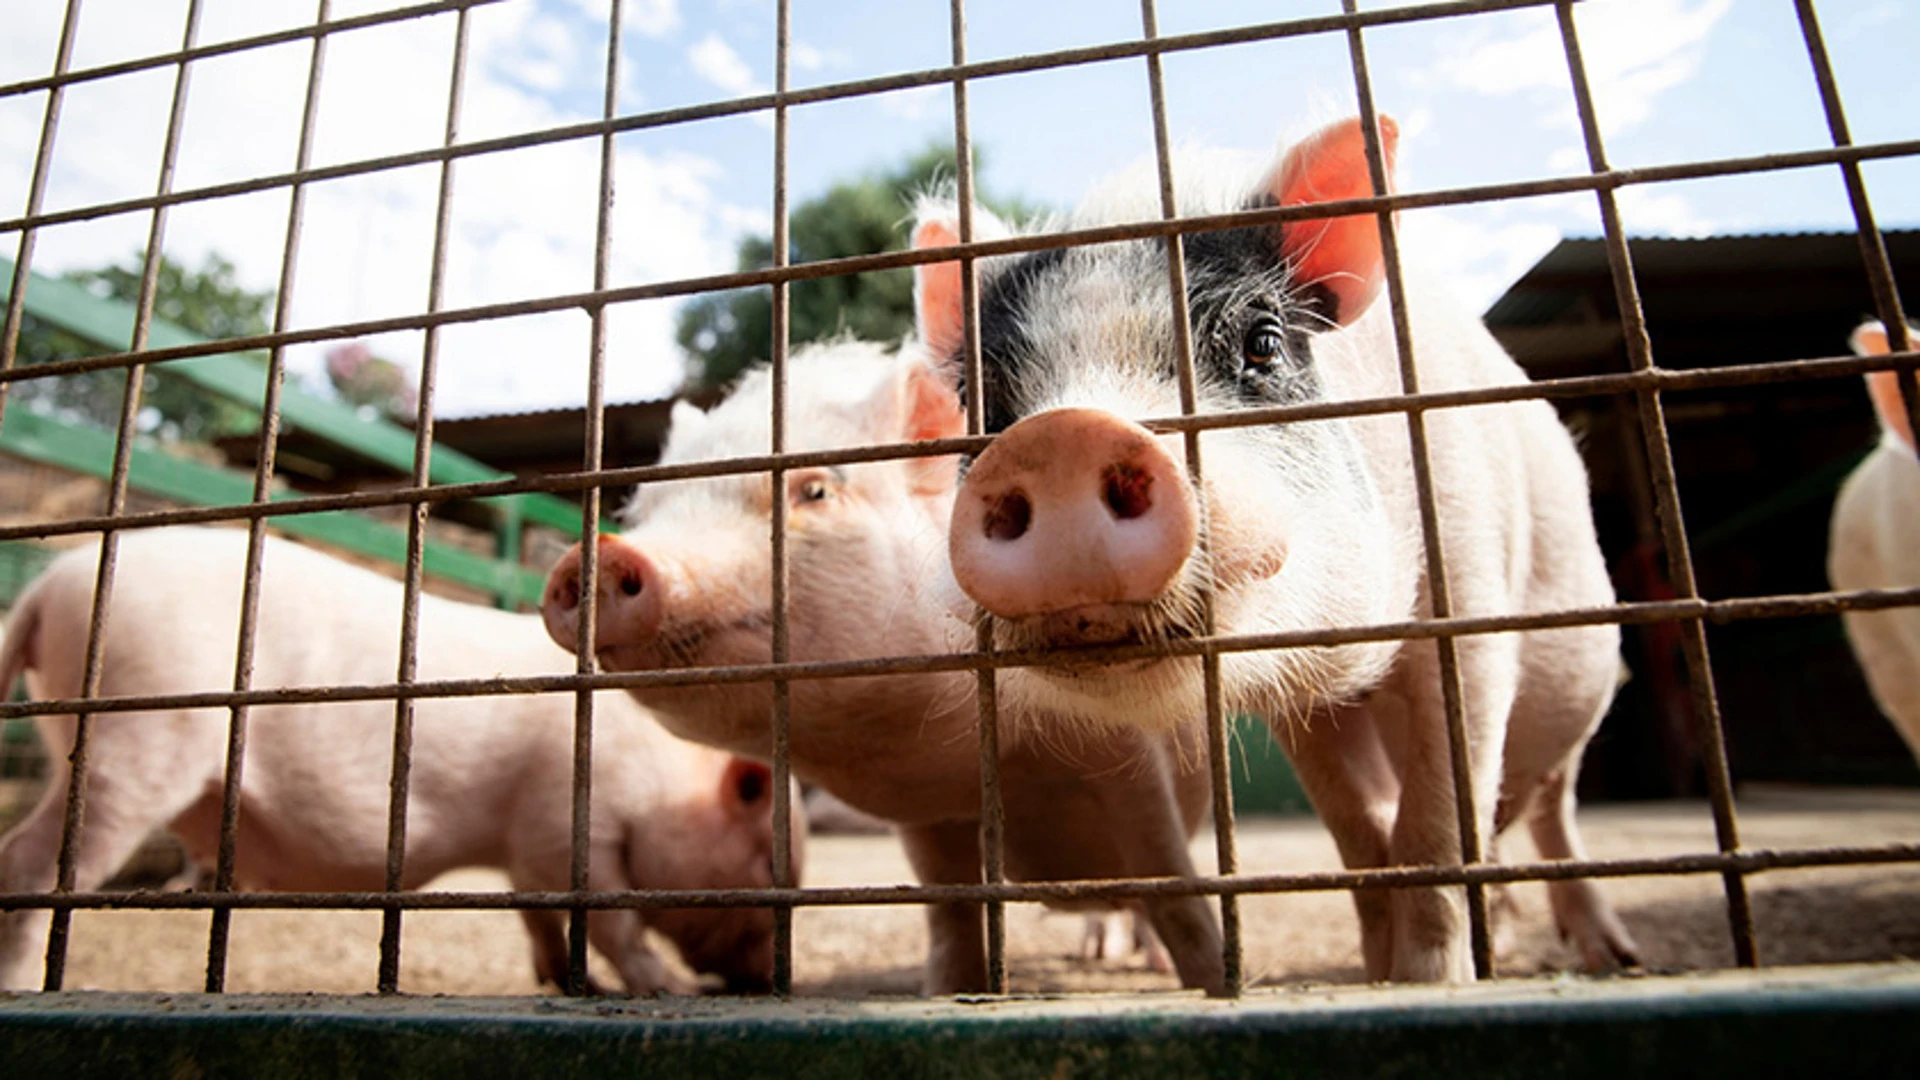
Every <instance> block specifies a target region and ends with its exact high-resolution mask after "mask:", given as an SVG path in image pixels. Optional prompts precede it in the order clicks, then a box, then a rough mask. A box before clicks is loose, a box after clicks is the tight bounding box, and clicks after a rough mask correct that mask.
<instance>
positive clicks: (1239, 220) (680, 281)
mask: <svg viewBox="0 0 1920 1080" xmlns="http://www.w3.org/2000/svg"><path fill="white" fill-rule="evenodd" d="M468 145H472V144H468ZM1913 155H1920V139H1914V140H1903V141H1900V142H1888V143H1873V144H1868V145H1863V146H1850V147H1833V148H1828V149H1820V150H1804V151H1797V152H1794V153H1781V154H1763V155H1758V156H1755V157H1747V158H1727V159H1722V160H1719V161H1709V162H1693V163H1689V164H1684V165H1665V166H1647V167H1643V168H1633V169H1612V170H1606V171H1604V172H1599V173H1587V174H1585V175H1581V176H1569V177H1555V178H1550V179H1543V180H1528V181H1517V182H1513V183H1505V184H1483V185H1476V186H1472V187H1461V188H1447V189H1442V190H1437V191H1430V192H1416V193H1412V194H1404V195H1388V196H1377V197H1374V198H1367V199H1344V200H1339V201H1334V202H1324V203H1312V204H1305V205H1300V206H1288V207H1274V208H1271V209H1261V210H1241V211H1235V212H1233V213H1228V214H1210V215H1204V216H1195V217H1189V218H1182V219H1179V220H1177V221H1166V220H1162V219H1155V220H1151V221H1138V222H1125V223H1122V224H1117V225H1103V226H1100V227H1098V228H1090V229H1071V230H1065V231H1061V232H1052V233H1030V234H1025V235H1020V236H1012V237H1007V238H1005V239H999V240H990V241H976V242H974V243H973V244H970V245H966V246H965V247H964V248H962V247H961V246H959V245H955V246H952V247H941V248H922V249H918V250H907V251H889V252H882V253H879V254H876V255H855V256H848V257H845V258H838V259H821V260H818V261H816V262H808V263H800V264H796V265H791V266H786V267H779V268H768V269H763V270H742V271H738V272H734V273H727V274H713V275H708V276H704V277H694V278H676V279H673V280H669V281H661V282H653V283H648V284H642V285H627V286H622V287H620V288H617V289H601V290H598V291H588V292H581V293H566V294H561V295H557V296H546V297H536V298H532V299H526V300H511V301H504V302H501V303H494V304H480V305H475V306H473V307H467V308H454V309H450V310H447V311H443V312H440V313H438V314H435V315H401V316H392V317H388V318H381V319H366V320H362V321H359V322H352V323H336V324H333V325H330V326H322V327H314V328H312V329H307V330H297V331H290V332H288V333H284V334H252V335H247V336H244V337H233V338H223V339H221V340H220V341H217V342H205V343H200V344H193V345H174V346H169V347H167V348H164V349H152V350H149V351H148V352H147V353H146V354H145V355H144V356H141V357H137V358H136V357H134V356H132V355H131V354H129V353H112V354H107V355H104V356H94V357H85V358H82V359H77V360H65V361H59V362H57V363H50V364H37V365H35V366H34V367H33V368H31V369H28V370H27V371H20V370H14V371H0V382H7V381H11V380H14V379H22V378H47V377H52V376H55V375H71V374H76V373H78V372H82V371H93V370H97V369H100V368H108V367H124V366H127V365H128V364H131V363H135V362H140V363H160V362H164V361H167V360H176V359H179V358H181V357H187V356H209V355H214V354H218V353H230V352H240V351H246V350H252V349H264V348H270V347H272V346H275V345H293V344H304V343H308V342H315V341H333V340H338V339H344V338H354V337H367V336H371V335H374V334H384V333H390V332H394V331H400V330H419V329H423V328H425V327H427V326H431V325H435V324H445V323H452V322H480V321H486V320H490V319H500V318H511V317H515V316H520V315H538V314H544V313H547V312H551V311H564V310H568V309H571V308H582V309H588V308H591V307H592V306H593V305H595V304H619V303H627V302H631V301H635V300H657V299H662V298H667V297H675V296H689V295H693V294H696V293H703V292H716V291H720V290H724V289H735V288H744V287H748V286H757V285H769V284H772V283H773V282H775V281H789V282H791V281H807V280H814V279H817V278H825V277H835V276H841V275H846V274H856V273H867V272H870V271H874V270H892V269H897V268H900V267H907V266H918V265H921V264H924V263H934V262H948V261H952V260H955V259H960V258H963V257H964V256H967V255H973V256H975V257H980V258H985V257H988V256H994V255H1015V254H1023V253H1026V252H1030V251H1044V250H1048V249H1051V248H1066V247H1082V246H1086V245H1089V244H1103V243H1110V242H1115V241H1122V240H1142V239H1148V238H1152V237H1163V236H1171V235H1174V234H1187V233H1197V232H1217V231H1221V230H1225V229H1238V228H1247V227H1251V226H1262V225H1284V224H1286V223H1288V222H1294V221H1311V220H1317V219H1321V218H1331V217H1346V216H1349V215H1352V214H1362V213H1378V212H1379V211H1381V210H1407V209H1418V208H1424V207H1434V206H1456V205H1462V204H1466V203H1477V202H1495V201H1500V200H1504V199H1513V198H1520V197H1524V196H1529V195H1553V194H1565V193H1568V192H1581V191H1605V190H1611V189H1614V188H1619V187H1625V186H1628V185H1633V184H1649V183H1663V182H1667V181H1672V180H1696V179H1703V178H1707V177H1714V176H1727V175H1733V174H1738V173H1749V172H1766V171H1774V170H1779V169H1798V168H1811V167H1814V166H1823V165H1832V164H1835V163H1838V162H1846V161H1866V160H1876V159H1880V158H1888V157H1905V156H1913ZM428 160H435V159H432V158H429V159H428ZM325 172H326V170H323V169H321V170H310V171H309V172H308V174H307V178H308V179H325V178H330V177H324V176H323V175H322V174H323V173H325ZM204 197H205V198H211V197H213V196H212V195H207V196H204ZM174 201H185V200H174ZM139 208H141V207H140V206H138V205H136V206H132V207H127V208H125V209H139ZM116 212H120V211H118V210H116ZM49 220H50V219H49ZM19 224H20V223H19V222H18V221H14V222H0V232H7V231H10V229H12V228H18V227H19Z"/></svg>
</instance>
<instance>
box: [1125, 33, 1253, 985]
mask: <svg viewBox="0 0 1920 1080" xmlns="http://www.w3.org/2000/svg"><path fill="white" fill-rule="evenodd" d="M1140 25H1141V31H1142V36H1144V37H1145V38H1146V39H1147V40H1149V41H1151V40H1153V39H1154V38H1156V37H1158V36H1159V34H1160V17H1159V13H1158V12H1157V11H1156V10H1155V7H1154V0H1140ZM1146 60H1147V89H1148V94H1149V97H1150V98H1151V100H1152V105H1153V153H1154V163H1155V166H1156V168H1157V170H1158V173H1159V181H1160V216H1161V218H1162V219H1164V220H1173V219H1176V218H1178V217H1179V216H1180V200H1179V197H1178V195H1177V193H1176V192H1175V190H1174V175H1173V140H1172V137H1171V136H1170V135H1169V134H1168V131H1167V86H1166V78H1165V75H1164V73H1163V72H1162V71H1161V65H1160V55H1159V54H1158V53H1148V54H1147V58H1146ZM1167 295H1168V299H1169V300H1170V302H1171V303H1172V305H1173V351H1174V372H1175V375H1176V377H1177V379H1178V381H1179V385H1180V412H1181V415H1182V416H1195V415H1198V414H1199V411H1200V397H1199V383H1200V380H1199V377H1198V375H1197V374H1196V373H1195V371H1194V363H1193V319H1192V313H1191V312H1190V311H1189V310H1188V307H1187V256H1186V245H1185V243H1184V238H1183V237H1182V236H1181V235H1179V234H1177V233H1176V234H1174V235H1172V236H1169V237H1167ZM1183 435H1184V436H1185V438H1184V439H1183V440H1182V442H1183V448H1184V449H1185V451H1186V455H1187V475H1188V476H1189V477H1191V478H1192V481H1193V486H1194V490H1195V491H1205V490H1206V475H1205V470H1204V469H1203V468H1202V467H1201V458H1200V435H1201V433H1200V432H1199V431H1197V430H1193V429H1189V430H1187V431H1185V432H1183ZM1202 502H1203V505H1204V500H1203V501H1202ZM1197 546H1198V548H1199V550H1198V551H1197V553H1196V557H1197V558H1199V559H1201V560H1203V563H1204V564H1208V565H1210V564H1211V557H1212V554H1211V551H1210V548H1211V540H1210V539H1209V538H1208V535H1207V533H1206V531H1205V530H1202V532H1201V535H1200V538H1199V541H1198V545H1197ZM1197 599H1198V601H1199V616H1200V632H1201V635H1202V636H1203V637H1207V638H1211V637H1213V636H1214V634H1215V633H1216V632H1217V626H1216V623H1215V618H1214V615H1215V613H1214V594H1213V586H1212V584H1211V577H1209V578H1208V580H1207V583H1206V584H1204V585H1202V587H1201V588H1200V589H1199V591H1198V597H1197ZM1200 681H1201V688H1202V689H1201V692H1202V695H1203V701H1204V707H1205V710H1206V716H1205V724H1206V739H1207V767H1208V773H1209V776H1208V779H1209V781H1210V783H1211V787H1212V789H1213V791H1212V795H1213V850H1214V857H1215V859H1216V860H1217V861H1218V863H1219V870H1220V874H1221V876H1223V877H1232V876H1233V875H1234V874H1237V873H1239V872H1240V848H1239V844H1238V841H1237V838H1236V836H1235V833H1234V819H1233V764H1232V751H1231V749H1230V748H1229V746H1228V732H1227V719H1226V711H1225V708H1224V706H1223V705H1222V703H1221V697H1220V654H1219V653H1217V652H1214V651H1212V650H1210V649H1209V650H1206V651H1203V652H1202V653H1201V654H1200ZM1220 937H1221V971H1222V979H1221V983H1222V992H1223V993H1225V994H1226V996H1228V997H1239V996H1240V994H1241V992H1242V990H1244V989H1245V987H1244V986H1243V985H1242V984H1243V983H1244V981H1245V979H1244V977H1243V971H1244V969H1245V962H1244V957H1245V949H1244V948H1243V945H1242V942H1241V934H1240V905H1239V903H1238V902H1237V901H1236V899H1235V898H1234V897H1232V896H1228V895H1226V894H1224V893H1223V894H1221V896H1220Z"/></svg>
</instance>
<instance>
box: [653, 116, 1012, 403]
mask: <svg viewBox="0 0 1920 1080" xmlns="http://www.w3.org/2000/svg"><path fill="white" fill-rule="evenodd" d="M953 171H954V154H953V148H952V147H950V146H931V147H928V148H927V149H925V150H922V151H921V152H920V153H918V154H915V155H914V156H913V157H911V158H908V159H907V160H906V161H905V162H904V163H902V164H901V165H900V166H899V167H898V168H896V169H894V170H892V171H888V172H881V173H870V174H868V175H866V176H862V177H859V178H857V179H853V180H847V181H843V182H841V183H839V184H835V185H834V186H833V187H832V188H830V189H829V190H828V191H827V192H826V193H825V194H824V195H821V196H819V197H818V198H815V199H810V200H808V201H806V202H804V203H801V204H800V205H799V206H798V207H796V208H795V209H794V210H793V212H792V213H791V214H790V215H789V217H788V219H787V236H788V261H789V262H791V263H803V262H815V261H818V260H821V259H837V258H845V257H847V256H852V255H872V254H877V253H879V252H882V251H898V250H900V249H901V248H904V247H905V246H906V241H907V234H906V223H907V216H908V214H909V213H910V212H911V210H912V205H913V199H914V197H915V196H917V195H919V194H920V193H921V192H924V191H927V190H929V189H932V188H935V187H936V186H937V185H938V184H939V183H940V181H941V180H943V179H945V178H949V177H951V176H952V175H953ZM978 171H979V169H978V166H977V165H976V167H975V173H976V175H977V174H978ZM982 201H984V202H986V203H987V205H989V206H991V207H992V208H993V210H994V211H995V212H996V213H998V214H1000V215H1001V216H1002V217H1006V218H1009V219H1013V220H1018V219H1021V218H1024V217H1029V216H1031V210H1030V209H1028V208H1027V207H1025V206H1024V205H1022V204H1020V203H1018V202H1012V201H1006V200H991V199H983V200H982ZM738 254H739V268H740V269H741V270H761V269H765V268H766V267H769V266H772V265H773V239H772V238H771V237H768V236H749V237H747V238H746V239H744V240H742V241H741V242H740V247H739V253H738ZM787 303H788V313H789V320H790V322H791V326H790V338H791V340H792V342H793V343H794V344H802V343H805V342H809V341H819V340H821V339H822V338H827V337H832V336H834V335H836V334H840V333H850V334H853V335H855V336H857V337H861V338H866V339H868V340H872V341H892V340H895V339H898V338H900V337H902V336H903V335H905V334H906V333H907V331H908V330H910V329H911V328H912V327H913V272H912V271H911V270H907V269H900V270H883V271H879V272H876V273H868V274H856V275H850V276H845V277H829V278H818V279H815V280H812V281H799V282H795V283H794V284H793V286H792V287H791V288H790V289H789V290H788V301H787ZM675 336H676V338H677V339H678V340H679V342H680V347H681V348H683V349H685V350H686V351H687V383H688V385H689V387H690V388H715V387H719V386H723V385H725V384H726V383H728V382H730V381H732V380H733V378H734V377H736V376H737V375H739V374H740V372H741V371H743V370H744V369H746V368H747V367H748V366H749V365H750V364H754V363H756V362H759V361H762V360H765V359H766V358H767V356H768V353H769V351H770V345H769V343H770V342H771V340H772V337H773V294H772V290H770V289H767V288H764V287H762V288H752V289H735V290H731V291H728V292H723V293H713V294H709V295H706V296H702V297H700V298H698V299H696V300H694V301H693V302H692V303H689V304H688V305H686V306H685V307H684V308H682V309H681V311H680V317H679V324H678V327H677V330H676V334H675Z"/></svg>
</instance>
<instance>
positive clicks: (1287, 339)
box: [1183, 227, 1329, 406]
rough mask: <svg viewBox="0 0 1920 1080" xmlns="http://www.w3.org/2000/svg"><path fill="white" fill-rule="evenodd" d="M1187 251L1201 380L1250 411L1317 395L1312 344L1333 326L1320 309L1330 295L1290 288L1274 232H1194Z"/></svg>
mask: <svg viewBox="0 0 1920 1080" xmlns="http://www.w3.org/2000/svg"><path fill="white" fill-rule="evenodd" d="M1183 245H1184V247H1185V253H1186V266H1187V312H1188V318H1189V319H1190V320H1191V322H1192V325H1193V351H1194V357H1193V359H1194V364H1195V366H1196V367H1197V368H1198V369H1199V374H1200V375H1201V376H1202V377H1203V378H1211V380H1212V381H1214V382H1215V383H1216V384H1217V385H1220V386H1231V387H1233V390H1234V394H1235V396H1236V397H1238V398H1239V399H1240V401H1241V402H1243V403H1245V404H1247V405H1250V406H1258V405H1284V404H1290V403H1293V402H1300V401H1308V400H1312V399H1313V398H1316V397H1318V396H1319V394H1320V385H1319V380H1318V379H1317V378H1315V376H1314V373H1313V366H1312V364H1311V363H1310V358H1311V353H1310V351H1309V347H1308V344H1307V339H1308V336H1309V334H1310V333H1311V332H1312V331H1313V330H1315V329H1319V328H1322V327H1324V326H1327V325H1329V324H1328V323H1327V321H1326V319H1325V318H1324V316H1322V315H1321V314H1320V312H1319V310H1318V308H1319V307H1320V306H1321V301H1320V297H1321V296H1322V295H1323V294H1324V293H1325V290H1324V289H1320V288H1318V287H1315V288H1313V289H1309V290H1295V289H1294V288H1293V287H1292V282H1291V281H1290V280H1289V278H1288V275H1287V270H1286V267H1285V265H1284V264H1282V263H1281V261H1280V259H1279V257H1278V255H1277V254H1276V252H1275V247H1274V236H1273V232H1272V231H1271V230H1270V229H1265V228H1259V227H1254V228H1246V229H1226V230H1222V231H1220V232H1205V233H1194V234H1193V235H1191V236H1188V237H1186V238H1185V240H1184V241H1183Z"/></svg>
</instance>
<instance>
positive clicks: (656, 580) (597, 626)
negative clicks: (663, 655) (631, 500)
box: [540, 536, 665, 652]
mask: <svg viewBox="0 0 1920 1080" xmlns="http://www.w3.org/2000/svg"><path fill="white" fill-rule="evenodd" d="M594 577H595V583H594V584H595V592H596V593H597V594H598V598H597V600H598V602H597V605H596V607H595V609H594V632H593V635H594V644H595V647H596V648H597V649H610V648H617V647H620V646H632V645H645V644H647V643H649V642H651V641H652V640H653V639H654V636H655V635H656V634H657V633H658V632H659V630H660V617H661V610H662V608H663V606H664V604H663V600H664V597H663V596H662V593H663V592H664V591H665V590H664V589H663V587H662V580H661V576H660V570H659V568H658V567H656V566H655V565H654V563H653V560H651V559H649V558H647V556H646V555H645V554H644V553H643V552H641V551H640V550H639V549H638V548H635V547H633V546H632V545H631V544H627V543H624V542H622V541H620V540H618V539H615V538H614V537H610V536H603V537H601V538H600V558H599V567H598V571H597V573H596V574H595V575H594ZM580 578H581V573H580V546H579V545H578V544H576V545H574V546H573V548H572V549H570V550H569V551H568V552H567V553H566V554H565V555H564V556H562V557H561V559H560V561H559V562H558V563H556V564H554V567H553V572H552V573H550V574H549V575H547V589H546V596H545V597H544V599H543V600H542V601H541V604H540V614H541V617H542V618H543V619H545V621H546V624H547V633H548V634H550V635H552V636H553V640H554V642H555V643H557V644H558V645H559V646H560V647H561V648H563V649H566V650H567V651H568V652H578V651H579V645H580V601H581V595H582V594H581V581H580Z"/></svg>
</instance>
